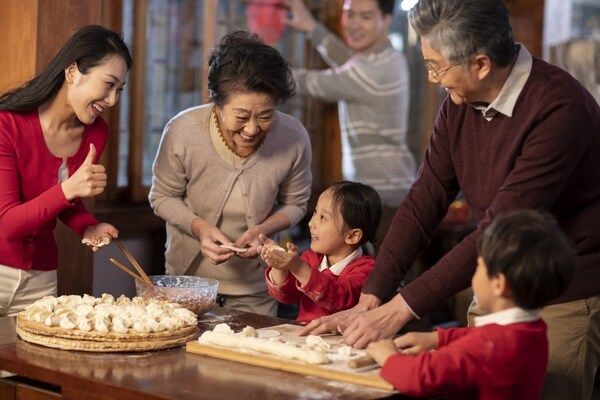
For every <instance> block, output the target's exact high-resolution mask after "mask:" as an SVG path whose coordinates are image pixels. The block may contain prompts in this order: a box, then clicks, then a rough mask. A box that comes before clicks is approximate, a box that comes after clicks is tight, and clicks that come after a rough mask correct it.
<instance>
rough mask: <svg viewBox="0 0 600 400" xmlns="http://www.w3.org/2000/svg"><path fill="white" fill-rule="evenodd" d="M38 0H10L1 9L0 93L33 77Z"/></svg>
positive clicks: (36, 42) (34, 70)
mask: <svg viewBox="0 0 600 400" xmlns="http://www.w3.org/2000/svg"><path fill="white" fill-rule="evenodd" d="M37 16H38V1H37V0H8V1H4V2H3V3H2V12H0V37H1V38H2V40H0V93H4V92H6V91H7V90H9V89H13V88H15V87H17V86H21V85H22V84H23V83H25V82H26V81H28V80H29V79H31V78H33V77H34V75H35V72H36V55H37V47H38V46H37V44H38V41H37V25H38V18H37Z"/></svg>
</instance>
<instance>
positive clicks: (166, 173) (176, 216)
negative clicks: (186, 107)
mask: <svg viewBox="0 0 600 400" xmlns="http://www.w3.org/2000/svg"><path fill="white" fill-rule="evenodd" d="M181 147H182V146H181V144H179V143H178V142H177V131H176V129H175V127H174V126H173V120H171V121H169V123H167V125H166V126H165V129H164V132H163V135H162V138H161V141H160V144H159V147H158V152H157V154H156V159H155V160H154V164H153V165H152V186H151V188H150V193H149V194H148V200H149V201H150V206H151V207H152V209H153V210H154V213H155V214H156V215H158V216H159V217H161V218H162V219H164V220H165V221H168V222H169V223H171V224H173V225H174V226H176V227H178V228H179V229H181V230H182V231H183V232H187V233H188V234H189V235H192V221H193V220H194V219H195V218H196V214H195V213H194V212H193V211H192V210H191V209H190V208H189V207H188V206H187V205H186V204H185V202H184V201H183V195H184V193H185V191H186V186H187V184H188V179H187V175H186V171H185V167H184V164H183V157H184V155H185V149H182V148H181Z"/></svg>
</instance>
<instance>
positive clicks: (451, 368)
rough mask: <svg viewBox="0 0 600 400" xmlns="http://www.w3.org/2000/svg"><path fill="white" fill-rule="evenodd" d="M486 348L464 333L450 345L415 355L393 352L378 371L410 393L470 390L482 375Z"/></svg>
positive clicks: (442, 392)
mask: <svg viewBox="0 0 600 400" xmlns="http://www.w3.org/2000/svg"><path fill="white" fill-rule="evenodd" d="M485 350H486V346H484V345H483V343H480V341H479V340H476V339H473V338H471V337H464V338H463V339H461V340H460V341H457V342H454V343H453V344H452V345H450V346H445V347H442V348H440V349H438V350H435V351H431V352H427V353H422V354H419V355H417V356H407V355H403V354H396V355H393V356H391V357H389V358H388V360H387V361H386V363H385V364H384V365H383V367H382V369H381V372H380V375H381V377H382V378H383V379H385V380H386V381H388V382H390V383H391V384H392V385H394V387H395V388H396V389H397V390H399V391H400V392H401V393H404V394H407V395H410V396H436V395H438V396H439V395H444V394H448V393H457V392H463V393H464V392H469V391H470V390H472V389H473V388H474V387H476V386H477V384H478V382H479V379H482V377H481V376H482V375H483V365H486V362H485V360H486V359H487V357H486V356H485V355H484V354H482V352H484V351H485ZM483 379H485V378H483Z"/></svg>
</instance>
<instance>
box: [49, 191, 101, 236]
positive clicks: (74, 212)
mask: <svg viewBox="0 0 600 400" xmlns="http://www.w3.org/2000/svg"><path fill="white" fill-rule="evenodd" d="M58 218H59V219H60V220H61V221H62V222H64V223H65V225H67V226H68V227H69V228H71V229H73V230H74V231H75V232H77V234H78V235H79V236H83V233H84V232H85V230H86V229H87V227H88V226H91V225H96V224H97V223H98V220H97V219H96V217H94V216H93V215H92V214H90V213H89V212H88V210H87V209H86V208H85V205H84V204H83V201H81V199H76V200H75V201H73V207H71V208H68V209H66V210H65V211H63V212H61V213H60V214H58Z"/></svg>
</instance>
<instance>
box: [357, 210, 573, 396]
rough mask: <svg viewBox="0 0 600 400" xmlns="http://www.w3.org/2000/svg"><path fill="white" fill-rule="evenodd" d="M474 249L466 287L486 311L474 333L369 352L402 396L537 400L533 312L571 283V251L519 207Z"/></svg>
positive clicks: (539, 330)
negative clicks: (473, 263)
mask: <svg viewBox="0 0 600 400" xmlns="http://www.w3.org/2000/svg"><path fill="white" fill-rule="evenodd" d="M477 250H478V253H479V258H478V259H477V270H476V271H475V275H473V278H472V281H471V283H472V287H473V292H474V293H475V298H476V299H477V302H478V304H479V305H480V306H481V307H482V308H484V309H485V310H487V311H489V312H490V313H491V314H488V315H486V316H483V317H478V318H476V319H475V327H473V328H455V329H438V330H437V331H436V332H432V333H408V334H406V335H403V336H400V337H398V338H396V339H395V340H394V341H391V340H382V341H379V342H376V343H372V344H371V345H369V347H368V348H367V352H368V353H369V355H370V356H371V357H373V358H374V359H375V360H376V361H377V363H378V364H379V365H382V366H383V368H382V370H381V376H382V377H383V378H384V379H386V380H387V381H389V382H391V383H392V384H393V385H394V387H395V388H396V389H398V390H399V391H401V392H402V393H405V394H408V395H412V396H429V395H442V394H443V395H444V396H450V397H451V398H457V399H539V398H540V393H541V389H542V384H543V382H544V376H545V372H546V366H547V363H548V341H547V339H546V324H545V323H544V322H543V321H542V320H541V319H540V317H539V315H538V311H539V308H541V307H543V306H544V305H546V304H547V303H548V302H550V301H551V300H552V299H554V298H555V297H557V296H559V295H560V294H562V293H563V292H564V291H565V290H566V288H567V286H568V285H569V283H570V282H571V280H572V279H573V275H574V269H575V258H574V252H573V249H572V247H571V245H570V244H569V243H568V242H567V240H566V239H565V237H564V236H563V234H562V233H561V231H560V230H559V228H558V227H557V225H556V223H555V222H554V221H553V220H551V219H550V217H548V216H544V215H542V214H540V213H538V212H536V211H527V210H522V211H515V212H512V213H509V214H506V215H504V216H499V217H498V218H496V220H495V221H494V222H493V223H492V224H491V225H490V226H489V227H488V228H487V229H486V230H485V232H484V233H483V235H482V236H481V237H480V238H479V240H478V242H477ZM398 349H400V350H398ZM431 350H435V351H431Z"/></svg>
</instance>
